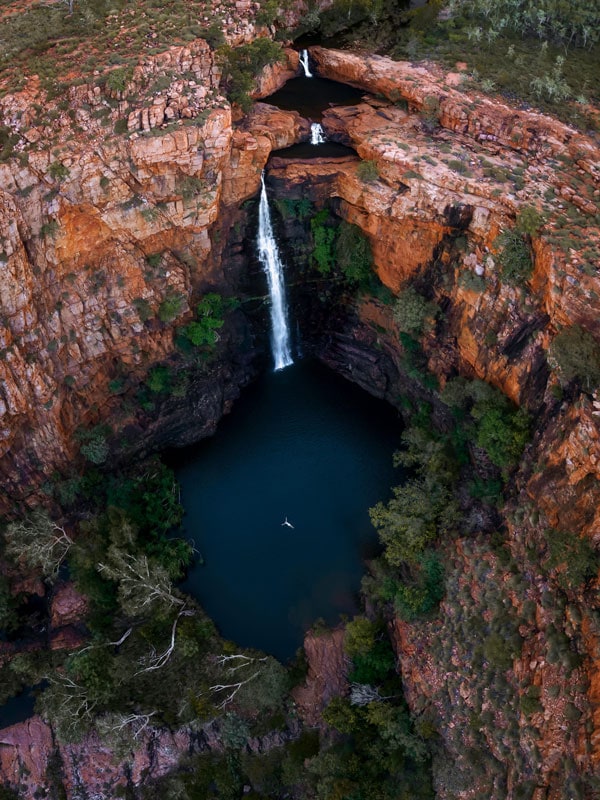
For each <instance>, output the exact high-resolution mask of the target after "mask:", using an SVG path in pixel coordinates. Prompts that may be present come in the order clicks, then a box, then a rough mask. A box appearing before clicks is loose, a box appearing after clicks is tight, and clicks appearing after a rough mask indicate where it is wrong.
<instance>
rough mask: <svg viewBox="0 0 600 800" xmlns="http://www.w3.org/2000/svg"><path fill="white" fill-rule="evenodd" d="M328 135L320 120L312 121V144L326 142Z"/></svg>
mask: <svg viewBox="0 0 600 800" xmlns="http://www.w3.org/2000/svg"><path fill="white" fill-rule="evenodd" d="M325 142H326V136H325V131H324V130H323V128H322V127H321V125H320V123H319V122H311V125H310V143H311V144H325Z"/></svg>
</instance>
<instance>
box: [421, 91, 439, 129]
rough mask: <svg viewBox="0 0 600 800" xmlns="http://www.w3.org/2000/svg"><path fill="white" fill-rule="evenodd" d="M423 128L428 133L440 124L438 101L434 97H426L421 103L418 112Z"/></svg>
mask: <svg viewBox="0 0 600 800" xmlns="http://www.w3.org/2000/svg"><path fill="white" fill-rule="evenodd" d="M420 116H421V120H422V122H423V127H424V128H425V129H426V130H427V131H429V132H430V133H431V132H432V131H434V130H435V129H436V128H437V127H438V125H439V124H440V117H441V111H440V101H439V99H438V98H437V97H436V96H435V95H428V96H427V97H426V98H425V99H424V101H423V108H422V109H421V112H420Z"/></svg>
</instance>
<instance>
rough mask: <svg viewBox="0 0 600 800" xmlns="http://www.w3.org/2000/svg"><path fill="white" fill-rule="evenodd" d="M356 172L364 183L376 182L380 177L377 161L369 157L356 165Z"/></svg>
mask: <svg viewBox="0 0 600 800" xmlns="http://www.w3.org/2000/svg"><path fill="white" fill-rule="evenodd" d="M356 174H357V176H358V178H359V179H360V180H361V181H362V182H363V183H374V182H375V181H376V180H377V179H378V178H379V168H378V167H377V162H376V161H373V160H369V159H367V160H365V161H361V162H360V163H359V164H358V166H357V167H356Z"/></svg>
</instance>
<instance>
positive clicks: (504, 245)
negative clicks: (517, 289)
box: [494, 229, 533, 286]
mask: <svg viewBox="0 0 600 800" xmlns="http://www.w3.org/2000/svg"><path fill="white" fill-rule="evenodd" d="M494 246H495V247H497V248H499V252H498V255H497V260H498V263H499V264H500V267H501V274H502V278H503V279H504V280H505V281H507V282H508V283H512V284H516V285H518V286H521V285H523V284H524V283H526V282H527V281H528V280H529V279H530V278H531V274H532V272H533V262H532V260H531V249H530V247H529V245H528V244H527V242H526V241H525V239H524V238H523V236H522V235H521V233H519V231H518V230H516V229H512V230H506V231H504V232H503V233H501V234H500V236H498V237H497V238H496V240H495V242H494Z"/></svg>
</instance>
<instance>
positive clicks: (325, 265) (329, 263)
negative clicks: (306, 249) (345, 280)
mask: <svg viewBox="0 0 600 800" xmlns="http://www.w3.org/2000/svg"><path fill="white" fill-rule="evenodd" d="M328 222H330V214H329V211H328V210H327V209H326V208H324V209H322V210H321V211H319V212H318V213H317V214H315V216H314V217H313V218H312V219H311V221H310V232H311V234H312V239H313V251H312V261H313V263H314V266H315V267H316V268H317V270H318V271H319V272H320V273H321V275H329V273H330V272H331V270H332V267H333V264H334V258H333V243H334V240H335V228H334V227H332V225H331V224H327V223H328Z"/></svg>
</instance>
